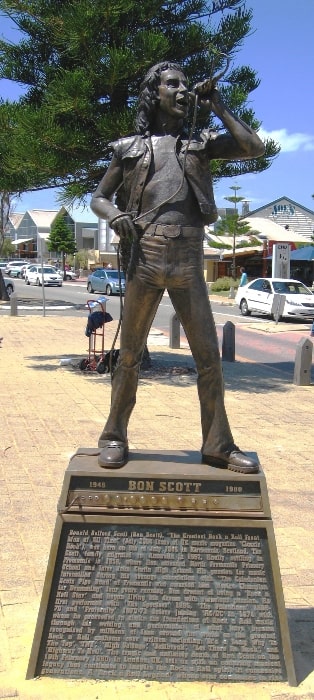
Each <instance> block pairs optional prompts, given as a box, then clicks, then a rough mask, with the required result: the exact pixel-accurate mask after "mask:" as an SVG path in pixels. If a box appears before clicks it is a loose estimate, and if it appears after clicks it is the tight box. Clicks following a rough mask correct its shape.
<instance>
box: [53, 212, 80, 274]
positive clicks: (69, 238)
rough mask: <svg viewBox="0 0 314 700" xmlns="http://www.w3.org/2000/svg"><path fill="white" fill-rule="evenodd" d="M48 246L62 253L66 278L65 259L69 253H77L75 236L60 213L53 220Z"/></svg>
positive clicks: (55, 251)
mask: <svg viewBox="0 0 314 700" xmlns="http://www.w3.org/2000/svg"><path fill="white" fill-rule="evenodd" d="M47 248H48V250H49V251H50V252H52V253H61V255H62V269H63V276H64V279H65V277H66V270H65V259H66V256H67V255H73V254H74V253H76V245H75V236H74V233H73V231H72V230H71V228H70V226H68V224H67V222H66V219H65V216H64V215H63V214H59V215H58V216H56V218H55V220H54V221H53V223H52V225H51V229H50V235H49V238H47Z"/></svg>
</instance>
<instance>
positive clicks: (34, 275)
mask: <svg viewBox="0 0 314 700" xmlns="http://www.w3.org/2000/svg"><path fill="white" fill-rule="evenodd" d="M43 280H44V285H45V287H46V286H47V287H48V286H49V285H51V286H54V287H62V274H61V273H60V272H59V271H58V270H56V268H55V267H52V265H44V266H43V267H41V265H31V266H30V267H29V268H28V269H27V270H26V272H25V284H37V285H38V286H41V285H42V283H43Z"/></svg>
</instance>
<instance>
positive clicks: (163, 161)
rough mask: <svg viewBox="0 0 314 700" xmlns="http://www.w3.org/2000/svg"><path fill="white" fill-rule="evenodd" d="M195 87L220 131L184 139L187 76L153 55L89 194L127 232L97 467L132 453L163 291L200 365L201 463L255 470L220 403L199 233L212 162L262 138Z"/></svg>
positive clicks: (212, 212) (247, 153) (236, 156)
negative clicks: (121, 133)
mask: <svg viewBox="0 0 314 700" xmlns="http://www.w3.org/2000/svg"><path fill="white" fill-rule="evenodd" d="M202 87H203V89H202ZM198 89H199V93H200V102H201V103H202V105H203V106H207V108H208V109H210V110H211V111H212V112H213V113H214V114H215V115H216V116H217V117H218V118H219V119H220V120H221V122H222V124H223V125H224V127H225V129H226V131H225V132H224V133H217V132H215V131H212V130H208V129H207V130H203V131H201V133H200V134H198V135H194V134H193V135H192V138H190V137H189V135H188V134H187V131H186V129H185V122H186V119H187V115H188V109H189V100H190V96H189V92H188V84H187V79H186V77H185V75H184V73H183V70H182V68H181V67H180V66H179V65H178V64H176V63H172V62H164V63H159V64H157V65H156V66H154V67H153V68H151V69H150V70H149V71H148V73H147V75H146V77H145V79H144V81H143V83H142V85H141V91H140V96H139V102H138V112H137V119H136V134H135V135H134V136H131V137H127V138H122V139H119V140H118V141H116V142H115V143H113V144H112V146H113V158H112V161H111V163H110V166H109V168H108V170H107V172H106V174H105V176H104V177H103V179H102V181H101V182H100V184H99V186H98V188H97V190H96V192H95V194H94V196H93V198H92V202H91V208H92V210H93V211H94V212H95V214H97V215H98V216H99V217H100V218H103V219H107V220H108V221H109V224H110V226H111V228H112V229H113V230H114V231H115V233H116V234H118V236H120V237H123V236H128V237H132V238H133V244H132V253H131V262H130V267H129V270H128V276H127V285H126V294H125V304H124V314H123V321H122V328H121V338H120V360H119V364H118V367H117V368H116V370H115V372H114V376H113V380H112V397H111V408H110V413H109V416H108V419H107V422H106V425H105V427H104V430H103V432H102V434H101V435H100V438H99V443H98V444H99V447H100V448H102V450H101V453H100V455H99V464H100V465H101V466H102V467H107V468H111V469H113V468H119V467H122V466H123V465H124V464H125V463H126V462H127V460H128V438H127V427H128V421H129V418H130V415H131V412H132V409H133V408H134V405H135V402H136V390H137V384H138V374H139V368H140V364H141V357H142V353H143V350H144V348H145V345H146V340H147V336H148V333H149V330H150V327H151V324H152V321H153V319H154V317H155V314H156V311H157V307H158V305H159V302H160V300H161V298H162V295H163V292H164V290H165V289H167V290H168V293H169V297H170V299H171V301H172V304H173V306H174V309H175V311H176V313H177V315H178V317H179V319H180V322H181V323H182V326H183V328H184V330H185V333H186V337H187V339H188V341H189V345H190V348H191V352H192V355H193V358H194V360H195V363H196V368H197V373H198V379H197V387H198V395H199V401H200V409H201V423H202V435H203V442H202V447H201V456H202V462H204V463H206V464H209V465H212V466H217V467H222V468H228V469H231V470H233V471H236V472H242V473H246V474H249V473H254V472H258V469H259V467H258V463H257V462H256V461H255V460H253V459H251V458H250V457H249V456H248V455H246V454H245V453H243V452H242V451H241V450H240V449H239V448H238V447H237V446H236V445H235V443H234V440H233V437H232V433H231V430H230V426H229V423H228V418H227V415H226V411H225V406H224V399H223V379H222V369H221V362H220V355H219V346H218V340H217V333H216V327H215V323H214V320H213V316H212V311H211V307H210V303H209V299H208V292H207V288H206V284H205V280H204V271H203V237H204V225H205V224H211V223H213V222H214V221H215V220H216V218H217V210H216V206H215V202H214V195H213V188H212V182H211V175H210V161H211V160H212V159H224V160H242V159H246V158H256V157H258V156H261V155H262V154H263V153H264V145H263V143H262V141H261V140H260V138H259V137H258V136H257V134H256V133H255V132H254V131H253V130H252V129H251V128H250V127H249V126H248V125H247V124H245V123H244V122H243V121H242V120H241V119H239V118H238V117H237V116H235V115H234V114H232V112H231V111H230V110H229V109H228V107H227V106H226V105H225V104H224V103H223V101H222V98H221V96H220V94H219V91H218V89H217V87H216V86H215V85H214V84H211V85H210V81H207V82H206V83H204V84H203V86H202V85H201V86H198ZM115 193H117V198H116V203H115V204H114V203H113V201H112V198H113V195H114V194H115ZM117 207H118V208H117Z"/></svg>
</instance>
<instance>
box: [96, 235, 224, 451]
mask: <svg viewBox="0 0 314 700" xmlns="http://www.w3.org/2000/svg"><path fill="white" fill-rule="evenodd" d="M202 233H203V232H202V230H200V229H198V230H195V231H194V232H193V234H194V235H189V236H184V237H182V236H179V237H176V238H165V237H163V236H160V235H158V236H151V235H146V234H145V235H144V236H142V238H139V240H138V242H137V243H136V244H134V246H133V251H132V257H131V263H130V268H129V272H128V280H127V287H126V295H125V303H124V312H123V321H122V327H121V339H120V361H119V365H118V367H117V368H116V370H115V372H114V376H113V380H112V395H111V409H110V414H109V417H108V420H107V422H106V425H105V428H104V431H103V433H102V435H101V437H100V439H101V440H104V439H113V440H122V441H127V427H128V422H129V418H130V415H131V412H132V409H133V408H134V406H135V403H136V390H137V384H138V375H139V368H140V364H141V357H142V353H143V350H144V347H145V344H146V340H147V335H148V333H149V330H150V327H151V324H152V322H153V319H154V317H155V314H156V311H157V308H158V305H159V302H160V300H161V298H162V295H163V292H164V290H165V289H167V290H168V293H169V297H170V299H171V301H172V304H173V306H174V309H175V311H176V313H177V315H178V317H179V319H180V322H181V323H182V326H183V328H184V331H185V333H186V337H187V339H188V342H189V345H190V348H191V352H192V355H193V358H194V360H195V364H196V368H197V373H198V379H197V387H198V395H199V401H200V409H201V424H202V435H203V443H202V453H203V454H208V455H215V454H219V453H221V452H228V451H230V450H232V449H233V447H234V442H233V437H232V434H231V430H230V427H229V423H228V418H227V415H226V411H225V407H224V399H223V378H222V369H221V362H220V355H219V345H218V339H217V333H216V327H215V323H214V319H213V315H212V311H211V307H210V303H209V299H208V292H207V288H206V284H205V280H204V272H203V235H202Z"/></svg>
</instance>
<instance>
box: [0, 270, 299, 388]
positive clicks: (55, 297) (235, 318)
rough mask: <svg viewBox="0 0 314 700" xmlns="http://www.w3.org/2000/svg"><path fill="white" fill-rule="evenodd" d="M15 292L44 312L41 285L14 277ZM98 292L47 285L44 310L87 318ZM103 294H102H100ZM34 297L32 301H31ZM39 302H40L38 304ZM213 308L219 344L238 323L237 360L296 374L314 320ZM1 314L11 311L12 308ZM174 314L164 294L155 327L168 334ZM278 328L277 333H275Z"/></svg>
mask: <svg viewBox="0 0 314 700" xmlns="http://www.w3.org/2000/svg"><path fill="white" fill-rule="evenodd" d="M14 285H15V291H16V292H17V295H18V298H19V300H20V301H19V307H22V308H23V313H26V314H28V313H36V314H38V315H40V314H43V290H42V288H39V287H34V286H31V287H30V286H27V285H25V283H24V281H23V280H19V279H17V280H14ZM97 296H98V295H97V294H94V295H89V294H88V293H87V289H86V282H85V281H83V280H82V281H79V280H78V281H75V282H64V283H63V286H62V287H61V288H59V287H45V290H44V301H45V313H47V314H49V313H51V312H52V311H53V313H60V314H63V315H65V316H69V315H71V316H73V315H75V316H81V317H82V318H83V317H84V318H87V315H88V309H87V308H86V301H87V300H88V299H90V298H92V299H97ZM100 296H101V295H100ZM31 300H32V301H31ZM37 302H38V303H37ZM119 304H120V300H119V297H113V296H111V297H109V299H108V302H107V311H109V312H110V313H111V315H112V316H113V318H115V319H118V318H119ZM212 308H213V313H214V318H215V322H216V327H217V334H218V339H219V343H220V346H221V344H222V335H223V327H224V325H225V323H226V322H227V321H232V323H234V325H235V337H236V359H237V360H242V361H249V362H261V363H264V364H265V363H267V364H268V365H270V366H272V367H273V368H276V369H278V370H280V371H281V372H284V373H285V374H289V375H290V376H291V375H292V376H293V367H294V362H295V355H296V350H297V345H298V343H299V341H300V340H301V339H302V338H308V337H309V335H310V329H311V323H310V322H309V323H303V322H299V323H295V322H294V323H290V322H281V323H279V324H278V326H275V323H274V322H273V321H269V320H267V319H265V318H262V317H259V318H258V317H255V318H253V317H243V316H241V314H240V312H239V309H237V308H236V307H234V306H233V305H232V304H231V303H230V304H229V303H228V302H227V300H224V302H223V303H221V302H220V301H216V300H213V301H212ZM2 313H10V311H9V307H8V308H7V309H6V310H5V309H3V308H2ZM173 313H174V309H173V306H172V304H171V301H170V299H169V297H168V295H167V294H165V295H164V297H163V299H162V301H161V304H160V306H159V309H158V311H157V314H156V316H155V319H154V322H153V327H154V328H156V329H159V330H161V331H162V332H163V333H165V334H166V335H167V334H169V324H170V318H171V316H172V314H173ZM274 331H276V332H274ZM181 339H182V343H184V342H186V338H185V335H184V331H183V329H182V331H181Z"/></svg>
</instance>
